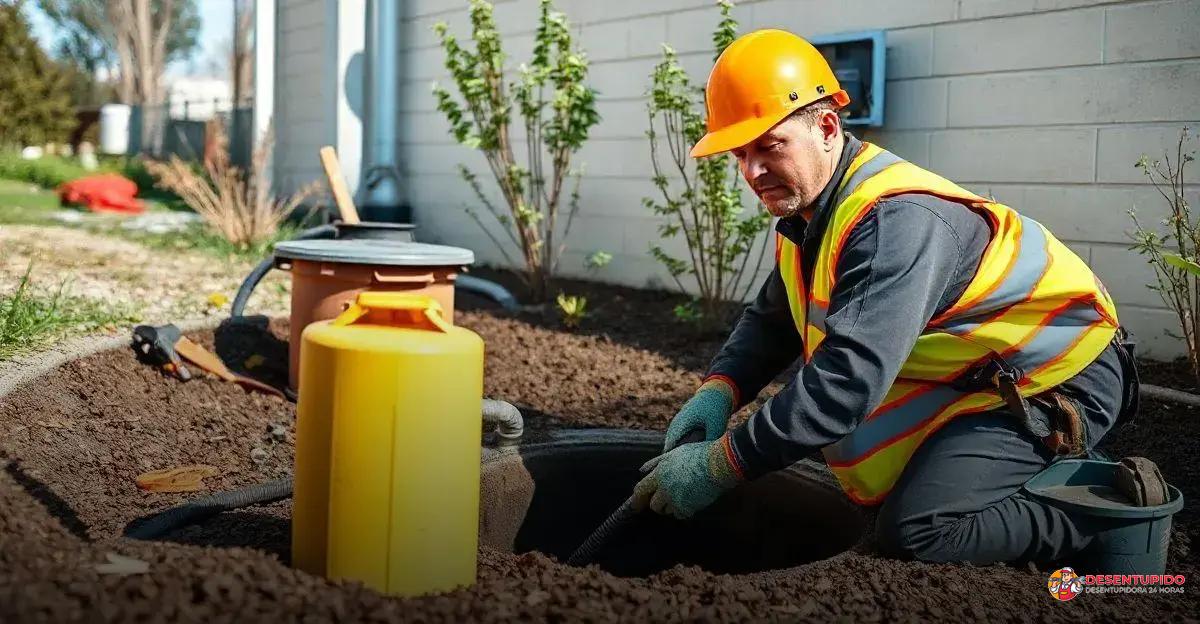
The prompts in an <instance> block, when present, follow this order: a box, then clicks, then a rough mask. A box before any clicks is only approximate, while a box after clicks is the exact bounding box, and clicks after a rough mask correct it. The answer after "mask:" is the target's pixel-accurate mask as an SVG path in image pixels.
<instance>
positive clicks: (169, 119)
mask: <svg viewBox="0 0 1200 624" xmlns="http://www.w3.org/2000/svg"><path fill="white" fill-rule="evenodd" d="M253 111H254V109H253V108H252V107H250V106H246V105H244V103H243V104H242V105H240V106H235V105H234V103H233V102H232V101H230V100H229V99H228V98H224V99H222V98H211V99H175V100H168V101H167V102H166V103H164V104H157V105H154V106H133V107H132V111H131V114H130V119H129V153H131V154H145V155H148V156H152V157H154V158H166V157H169V156H172V155H174V156H178V157H180V158H182V159H184V160H200V158H202V157H203V155H204V146H205V144H206V143H207V141H208V140H209V137H208V124H209V123H210V122H211V121H213V120H216V121H218V122H219V123H222V124H223V125H224V126H225V131H226V134H228V136H229V157H230V160H231V161H232V162H233V163H234V164H235V165H238V166H239V167H247V166H249V164H250V159H251V155H252V153H253V151H254V140H253V136H254V130H253V117H254V116H253Z"/></svg>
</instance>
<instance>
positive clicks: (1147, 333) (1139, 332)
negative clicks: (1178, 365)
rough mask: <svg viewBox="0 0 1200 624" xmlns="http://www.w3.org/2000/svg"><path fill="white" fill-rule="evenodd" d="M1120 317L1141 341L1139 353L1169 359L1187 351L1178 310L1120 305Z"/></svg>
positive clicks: (1161, 359)
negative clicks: (1182, 336)
mask: <svg viewBox="0 0 1200 624" xmlns="http://www.w3.org/2000/svg"><path fill="white" fill-rule="evenodd" d="M1117 317H1118V318H1119V319H1120V320H1121V325H1122V326H1124V327H1125V329H1127V330H1129V333H1130V334H1131V335H1132V337H1133V339H1134V340H1136V341H1137V347H1136V349H1137V354H1138V357H1145V358H1148V359H1152V360H1160V361H1165V362H1169V361H1172V360H1174V359H1175V358H1178V357H1183V356H1184V355H1186V354H1187V352H1186V349H1185V348H1184V344H1183V340H1182V339H1181V338H1179V336H1180V335H1181V330H1180V328H1179V319H1178V317H1176V316H1175V313H1174V312H1171V311H1170V310H1168V309H1166V308H1144V307H1141V306H1124V307H1122V306H1120V305H1118V306H1117Z"/></svg>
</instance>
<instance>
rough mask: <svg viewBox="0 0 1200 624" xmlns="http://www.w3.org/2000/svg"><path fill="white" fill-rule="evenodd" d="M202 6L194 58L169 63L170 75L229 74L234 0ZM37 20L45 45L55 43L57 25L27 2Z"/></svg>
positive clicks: (205, 1)
mask: <svg viewBox="0 0 1200 624" xmlns="http://www.w3.org/2000/svg"><path fill="white" fill-rule="evenodd" d="M196 3H197V4H198V5H199V8H200V21H201V24H200V37H199V45H198V46H197V48H196V51H195V53H194V54H193V58H192V59H191V60H190V61H187V62H181V61H176V62H174V63H172V64H171V65H169V66H168V67H167V75H168V76H218V77H221V78H228V75H227V74H228V72H229V59H228V58H226V55H227V54H228V50H229V42H230V41H231V40H232V39H233V0H196ZM25 6H26V7H27V10H28V11H29V18H30V21H31V22H32V24H33V34H34V36H35V37H37V39H38V41H39V42H40V43H41V44H42V47H43V48H46V49H50V48H51V47H53V44H54V26H53V24H51V23H50V21H49V19H47V18H46V16H45V15H44V14H43V13H42V12H41V11H40V10H39V9H38V8H37V3H36V2H27V3H26V4H25Z"/></svg>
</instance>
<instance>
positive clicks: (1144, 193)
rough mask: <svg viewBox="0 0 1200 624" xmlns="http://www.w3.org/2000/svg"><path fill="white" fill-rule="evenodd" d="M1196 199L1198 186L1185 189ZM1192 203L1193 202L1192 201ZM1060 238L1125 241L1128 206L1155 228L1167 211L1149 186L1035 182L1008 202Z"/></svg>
mask: <svg viewBox="0 0 1200 624" xmlns="http://www.w3.org/2000/svg"><path fill="white" fill-rule="evenodd" d="M1188 196H1189V199H1190V200H1200V189H1197V190H1195V191H1192V192H1189V193H1188ZM1193 205H1196V204H1193ZM1012 206H1013V207H1014V208H1016V209H1017V210H1019V211H1021V212H1022V213H1024V214H1027V215H1029V216H1030V217H1033V218H1034V219H1037V220H1038V221H1040V222H1042V223H1043V224H1044V225H1046V227H1048V228H1050V230H1051V231H1053V232H1054V233H1055V235H1056V236H1058V237H1059V238H1062V239H1064V240H1077V241H1090V242H1097V243H1111V244H1118V245H1128V244H1129V243H1130V238H1129V235H1128V232H1131V231H1133V221H1132V219H1131V218H1130V216H1129V210H1130V209H1136V210H1137V213H1138V220H1139V221H1140V222H1141V223H1142V224H1143V226H1145V227H1152V228H1157V227H1158V224H1159V223H1160V222H1161V221H1162V219H1163V218H1164V217H1166V215H1167V204H1166V201H1165V200H1164V199H1163V198H1162V196H1160V195H1159V194H1158V193H1157V192H1156V191H1154V190H1153V189H1151V188H1146V187H1137V186H1112V185H1087V186H1080V185H1066V186H1060V185H1036V186H1029V187H1026V188H1025V189H1024V197H1023V199H1022V201H1021V203H1019V204H1012Z"/></svg>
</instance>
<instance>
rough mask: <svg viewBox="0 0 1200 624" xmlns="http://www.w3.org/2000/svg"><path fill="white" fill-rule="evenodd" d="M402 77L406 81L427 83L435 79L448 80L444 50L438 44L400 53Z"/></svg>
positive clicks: (448, 74) (448, 73)
mask: <svg viewBox="0 0 1200 624" xmlns="http://www.w3.org/2000/svg"><path fill="white" fill-rule="evenodd" d="M401 58H402V60H401V63H402V65H403V66H404V77H405V79H406V80H407V81H415V82H423V83H425V84H429V83H430V82H433V81H434V80H435V79H441V80H442V81H444V82H450V72H449V71H448V70H447V69H446V51H445V50H443V49H442V48H441V47H440V46H433V47H430V48H418V49H416V50H408V51H407V52H404V53H402V54H401Z"/></svg>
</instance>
